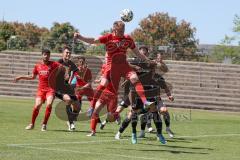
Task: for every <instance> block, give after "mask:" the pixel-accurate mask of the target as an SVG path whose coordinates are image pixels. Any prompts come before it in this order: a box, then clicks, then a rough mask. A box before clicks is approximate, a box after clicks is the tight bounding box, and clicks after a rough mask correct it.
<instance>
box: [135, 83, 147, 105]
mask: <svg viewBox="0 0 240 160" xmlns="http://www.w3.org/2000/svg"><path fill="white" fill-rule="evenodd" d="M134 85H135V89H136V91H137V94H138V95H139V97H140V98H141V100H142V102H143V103H145V102H146V101H147V98H146V96H145V93H144V88H143V86H142V83H141V82H139V81H138V82H137V83H135V84H134Z"/></svg>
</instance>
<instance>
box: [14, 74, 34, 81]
mask: <svg viewBox="0 0 240 160" xmlns="http://www.w3.org/2000/svg"><path fill="white" fill-rule="evenodd" d="M35 78H36V75H35V74H32V75H29V76H18V77H15V78H14V80H13V82H15V83H16V82H18V81H19V80H34V79H35Z"/></svg>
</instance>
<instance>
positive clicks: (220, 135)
mask: <svg viewBox="0 0 240 160" xmlns="http://www.w3.org/2000/svg"><path fill="white" fill-rule="evenodd" d="M231 136H240V133H234V134H215V135H214V134H213V135H197V136H176V138H205V137H231ZM140 139H141V138H140ZM127 140H129V139H121V140H99V141H81V142H52V143H22V144H21V143H20V144H7V146H34V145H35V146H38V145H58V144H88V143H108V142H120V141H127Z"/></svg>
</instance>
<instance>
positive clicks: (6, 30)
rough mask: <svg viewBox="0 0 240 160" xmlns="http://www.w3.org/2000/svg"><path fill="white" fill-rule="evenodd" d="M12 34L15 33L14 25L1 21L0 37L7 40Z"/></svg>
mask: <svg viewBox="0 0 240 160" xmlns="http://www.w3.org/2000/svg"><path fill="white" fill-rule="evenodd" d="M12 35H15V29H14V27H13V26H12V25H11V24H9V23H7V22H5V21H3V22H0V39H2V40H3V41H4V42H7V40H8V39H9V38H10V37H11V36H12Z"/></svg>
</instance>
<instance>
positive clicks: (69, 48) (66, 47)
mask: <svg viewBox="0 0 240 160" xmlns="http://www.w3.org/2000/svg"><path fill="white" fill-rule="evenodd" d="M65 49H67V50H69V51H71V47H69V46H63V48H62V52H63V51H64V50H65Z"/></svg>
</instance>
